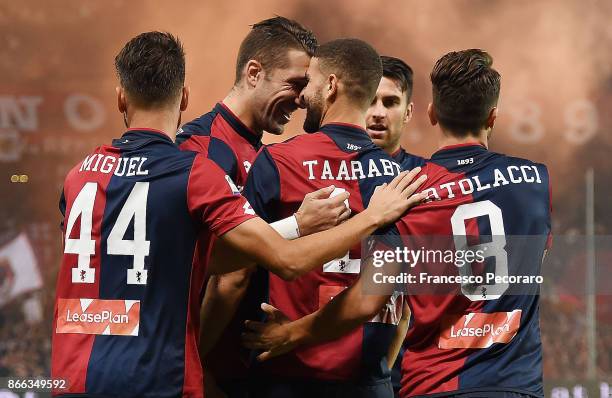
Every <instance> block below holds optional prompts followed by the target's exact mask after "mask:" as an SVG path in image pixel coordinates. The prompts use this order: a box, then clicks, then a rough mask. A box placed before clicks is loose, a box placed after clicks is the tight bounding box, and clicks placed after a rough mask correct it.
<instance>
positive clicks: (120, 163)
mask: <svg viewBox="0 0 612 398" xmlns="http://www.w3.org/2000/svg"><path fill="white" fill-rule="evenodd" d="M146 161H147V158H145V157H139V156H135V157H132V158H117V157H114V156H108V155H106V156H105V155H104V154H101V153H98V154H94V155H90V156H87V157H86V158H85V160H83V163H81V168H80V169H79V171H96V172H97V171H99V172H100V173H104V174H110V173H113V174H114V175H116V176H118V177H123V176H125V177H132V176H146V175H148V174H149V170H143V169H142V166H143V165H144V163H145V162H146Z"/></svg>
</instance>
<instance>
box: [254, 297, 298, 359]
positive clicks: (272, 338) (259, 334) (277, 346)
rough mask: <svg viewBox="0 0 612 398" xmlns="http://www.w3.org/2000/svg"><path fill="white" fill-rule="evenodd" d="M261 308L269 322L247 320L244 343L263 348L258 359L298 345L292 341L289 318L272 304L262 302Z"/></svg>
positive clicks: (282, 352)
mask: <svg viewBox="0 0 612 398" xmlns="http://www.w3.org/2000/svg"><path fill="white" fill-rule="evenodd" d="M261 309H262V310H263V311H264V312H265V313H266V314H267V322H265V323H264V322H256V321H246V322H245V327H246V329H247V331H246V332H244V333H243V334H242V344H243V345H244V346H245V347H247V348H250V349H252V350H262V351H263V352H262V353H261V354H259V355H258V356H257V359H258V360H259V361H265V360H267V359H270V358H273V357H276V356H278V355H281V354H284V353H286V352H289V351H291V350H293V349H294V348H295V347H296V345H295V344H293V343H292V342H291V333H290V331H291V327H290V326H291V322H290V320H289V318H287V316H286V315H285V314H283V312H282V311H280V310H279V309H277V308H275V307H273V306H271V305H270V304H265V303H264V304H262V305H261Z"/></svg>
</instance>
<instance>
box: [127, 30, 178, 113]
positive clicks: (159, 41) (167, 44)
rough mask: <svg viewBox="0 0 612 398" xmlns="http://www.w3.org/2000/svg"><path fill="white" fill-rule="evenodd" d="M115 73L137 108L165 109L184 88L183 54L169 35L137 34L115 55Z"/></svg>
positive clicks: (161, 33)
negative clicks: (161, 106) (156, 107)
mask: <svg viewBox="0 0 612 398" xmlns="http://www.w3.org/2000/svg"><path fill="white" fill-rule="evenodd" d="M115 69H116V71H117V75H118V76H119V81H120V82H121V86H122V87H123V88H124V89H125V91H126V93H127V95H128V96H129V97H130V99H131V100H132V101H134V102H136V103H137V104H138V105H139V106H142V107H145V108H150V107H155V106H159V105H166V104H168V103H170V102H171V101H174V100H176V98H177V97H178V96H179V95H180V93H181V91H182V88H183V86H184V84H185V52H184V51H183V46H182V45H181V42H180V41H179V40H178V38H176V37H175V36H173V35H172V34H170V33H166V32H146V33H141V34H139V35H138V36H136V37H134V38H133V39H132V40H130V41H129V42H127V44H126V45H125V46H124V47H123V48H122V49H121V51H120V52H119V54H117V56H116V57H115Z"/></svg>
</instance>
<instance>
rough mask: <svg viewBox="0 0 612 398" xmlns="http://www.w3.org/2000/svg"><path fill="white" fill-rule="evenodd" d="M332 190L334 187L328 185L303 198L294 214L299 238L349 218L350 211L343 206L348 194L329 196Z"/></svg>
mask: <svg viewBox="0 0 612 398" xmlns="http://www.w3.org/2000/svg"><path fill="white" fill-rule="evenodd" d="M334 189H335V187H334V186H333V185H330V186H329V187H326V188H322V189H319V190H318V191H314V192H310V193H309V194H307V195H306V196H304V200H303V201H302V204H301V205H300V208H299V209H298V211H297V212H296V213H295V218H296V220H297V223H298V227H299V228H300V235H301V236H306V235H310V234H314V233H315V232H320V231H325V230H327V229H330V228H332V227H335V226H336V225H338V224H340V223H341V222H342V221H344V220H346V219H347V218H348V217H349V215H350V214H351V210H350V209H349V208H348V207H347V206H346V205H345V201H346V200H347V199H348V197H349V193H348V192H346V191H345V192H342V193H340V194H338V195H334V196H330V195H331V194H332V192H334Z"/></svg>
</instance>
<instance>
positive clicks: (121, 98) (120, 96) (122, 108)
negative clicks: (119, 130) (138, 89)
mask: <svg viewBox="0 0 612 398" xmlns="http://www.w3.org/2000/svg"><path fill="white" fill-rule="evenodd" d="M115 92H116V93H117V109H118V110H119V113H125V112H126V111H127V103H126V102H125V91H123V88H121V87H119V86H117V87H115Z"/></svg>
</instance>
